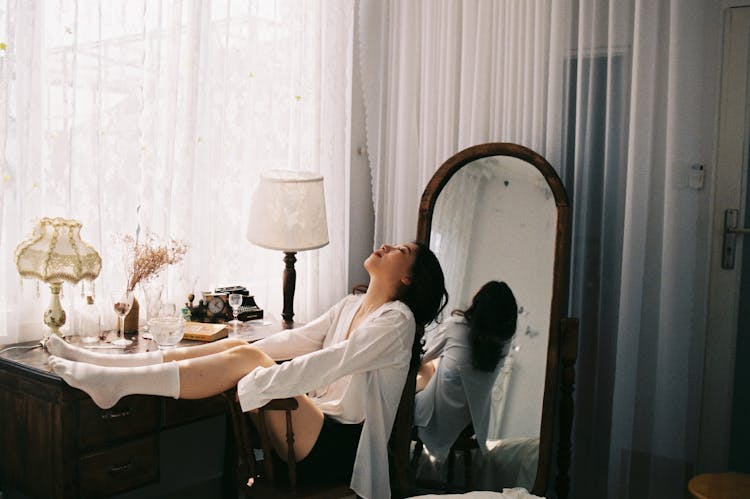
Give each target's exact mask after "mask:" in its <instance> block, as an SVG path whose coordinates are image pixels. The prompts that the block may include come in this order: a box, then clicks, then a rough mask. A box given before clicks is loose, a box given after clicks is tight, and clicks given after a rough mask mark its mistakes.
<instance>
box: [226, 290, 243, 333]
mask: <svg viewBox="0 0 750 499" xmlns="http://www.w3.org/2000/svg"><path fill="white" fill-rule="evenodd" d="M229 306H230V307H232V314H233V315H234V319H233V320H231V321H229V324H231V325H232V326H239V325H240V324H242V321H241V320H238V319H237V316H238V315H239V314H240V306H242V295H240V294H236V293H232V294H230V295H229Z"/></svg>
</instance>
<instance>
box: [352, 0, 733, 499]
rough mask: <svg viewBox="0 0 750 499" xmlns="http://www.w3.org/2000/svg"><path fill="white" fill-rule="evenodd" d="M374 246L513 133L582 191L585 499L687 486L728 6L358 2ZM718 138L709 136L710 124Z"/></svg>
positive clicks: (592, 1)
mask: <svg viewBox="0 0 750 499" xmlns="http://www.w3.org/2000/svg"><path fill="white" fill-rule="evenodd" d="M359 15H360V17H359V23H360V32H361V37H360V57H361V59H362V60H361V62H360V64H361V67H362V72H363V81H364V82H365V85H364V97H365V107H366V110H367V140H368V150H369V151H370V158H369V159H370V163H371V167H372V175H373V203H374V205H375V219H376V225H375V240H376V242H378V241H383V240H386V241H387V240H403V239H408V238H411V237H413V234H414V228H415V227H416V217H417V206H418V202H419V198H420V196H421V193H422V190H423V189H424V186H425V185H426V183H427V181H428V180H429V178H430V176H431V175H432V173H434V171H435V170H436V169H437V167H438V166H439V165H440V164H441V163H442V162H443V161H444V160H445V159H447V158H448V157H449V156H451V155H452V154H454V153H455V152H457V151H459V150H461V149H463V148H465V147H467V146H470V145H473V144H477V143H482V142H488V141H493V142H516V143H519V144H522V145H524V146H527V147H529V148H531V149H533V150H535V151H537V152H539V153H540V154H542V155H544V156H545V157H546V158H547V159H548V161H549V162H550V163H551V164H552V165H553V166H554V167H555V168H556V169H557V170H558V172H559V173H560V176H561V178H562V179H563V181H564V183H565V185H566V188H567V190H568V192H569V194H570V196H571V199H572V205H573V235H572V248H571V249H572V253H571V267H570V269H571V270H570V299H569V302H570V304H569V307H570V314H571V315H572V316H576V317H580V318H581V331H580V336H581V338H580V339H581V341H580V351H579V357H578V364H577V386H576V401H577V402H576V416H575V418H576V419H575V437H574V464H573V490H572V493H571V496H572V497H579V498H592V499H593V498H601V497H611V498H619V497H639V498H647V497H654V498H656V497H680V496H682V495H684V493H685V492H684V490H685V489H684V487H685V484H686V483H687V480H688V479H689V477H690V476H691V474H692V473H693V472H695V466H696V462H697V452H698V450H697V435H698V427H699V412H700V407H699V405H700V398H701V396H700V395H701V394H700V387H701V382H702V381H701V380H702V368H703V345H704V343H705V339H706V332H705V299H706V292H707V289H706V281H707V271H708V270H707V262H708V247H707V245H706V242H705V241H706V239H707V238H706V237H705V236H706V235H707V232H708V222H707V220H708V213H709V198H708V192H709V190H708V189H706V190H695V189H692V188H690V187H689V185H688V183H687V178H688V174H689V170H690V167H691V166H692V165H694V164H710V162H711V160H712V158H713V154H714V147H715V146H714V144H713V139H711V138H709V137H712V136H713V135H712V134H714V133H715V123H716V121H715V120H716V118H715V109H716V105H717V102H718V101H717V96H716V92H717V91H718V90H717V88H716V86H715V75H714V74H713V73H711V72H710V71H709V69H710V68H713V67H714V65H712V64H711V61H715V60H718V58H719V55H720V54H719V51H718V46H719V44H718V43H715V42H714V40H715V39H716V40H718V38H719V33H718V27H719V26H720V16H721V10H720V6H718V5H715V4H714V3H713V2H708V1H703V0H689V1H684V2H680V1H676V0H672V1H670V0H659V1H656V2H646V1H640V0H627V1H623V0H567V1H563V2H553V1H545V0H534V1H522V0H497V1H484V0H464V1H461V2H448V1H446V2H441V1H415V2H408V5H404V3H402V2H398V1H396V0H391V1H387V2H375V1H369V0H362V1H361V5H360V12H359ZM707 132H708V133H707Z"/></svg>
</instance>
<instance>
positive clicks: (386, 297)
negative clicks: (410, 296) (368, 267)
mask: <svg viewBox="0 0 750 499" xmlns="http://www.w3.org/2000/svg"><path fill="white" fill-rule="evenodd" d="M391 288H392V286H383V285H382V284H381V283H380V282H379V281H377V280H376V279H371V280H370V285H369V286H368V287H367V292H366V293H365V298H364V300H362V304H361V305H360V310H361V311H363V312H365V313H369V312H372V311H374V310H376V309H378V308H379V307H380V306H382V305H383V304H384V303H388V302H389V301H393V300H394V299H395V296H396V290H395V289H391Z"/></svg>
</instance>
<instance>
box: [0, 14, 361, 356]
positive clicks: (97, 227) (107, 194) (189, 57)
mask: <svg viewBox="0 0 750 499" xmlns="http://www.w3.org/2000/svg"><path fill="white" fill-rule="evenodd" d="M352 9H353V6H352V5H348V4H338V3H337V4H335V5H334V4H329V3H327V2H304V3H300V2H296V1H291V0H290V1H282V0H279V1H275V2H267V1H260V0H259V1H232V0H225V1H210V2H209V1H197V0H196V1H182V2H181V1H173V0H161V1H151V0H149V1H145V0H144V1H131V0H120V1H102V0H89V1H84V0H79V1H74V0H61V1H50V2H29V3H15V2H8V3H7V4H5V5H4V6H0V41H2V42H3V43H5V48H3V49H1V50H0V57H1V58H0V103H2V108H3V109H0V147H1V148H2V152H3V154H2V155H1V157H2V159H3V161H2V163H0V179H2V184H1V187H0V189H1V190H0V192H2V198H1V201H0V217H1V218H0V219H1V220H2V225H1V226H0V257H2V261H3V262H4V263H3V265H2V266H0V286H2V292H1V293H0V317H1V318H0V342H8V341H15V340H19V339H26V338H36V337H38V336H39V335H40V334H39V331H38V328H40V327H41V314H42V310H43V308H44V307H45V306H46V302H47V301H48V292H47V291H46V289H47V288H46V286H45V285H42V286H41V287H40V289H39V292H37V291H36V289H37V285H36V284H34V283H33V282H30V281H26V283H24V284H23V287H22V289H21V290H20V291H19V286H20V284H19V279H18V276H17V274H16V271H15V267H14V265H13V264H12V253H13V250H14V248H15V246H16V245H17V244H18V242H20V241H21V239H22V238H23V237H24V236H25V235H26V234H28V233H29V232H30V230H31V227H32V225H33V221H34V219H35V218H38V217H42V216H63V217H70V218H75V219H77V220H79V221H81V222H82V223H83V230H82V236H83V238H84V240H86V241H87V242H89V243H91V244H93V245H94V246H95V247H96V248H97V249H98V250H99V252H100V253H101V254H102V257H103V261H104V268H103V270H102V274H101V275H100V277H99V279H97V281H96V282H95V285H96V286H95V292H96V293H97V295H98V297H97V301H98V302H99V303H100V305H101V306H102V308H103V309H105V310H107V311H108V307H109V304H108V303H107V301H108V295H109V290H110V289H112V288H115V287H118V286H119V285H120V284H121V283H123V282H124V273H123V256H122V248H123V245H122V243H121V241H120V235H122V234H124V233H130V234H133V233H135V231H136V228H137V227H140V230H141V231H146V230H150V231H153V232H154V233H156V234H157V235H159V236H161V237H162V238H178V239H182V240H185V241H187V242H188V243H189V244H190V249H189V252H188V254H187V256H186V259H185V261H184V262H183V263H181V264H179V265H177V266H175V267H172V268H170V269H169V270H168V271H167V272H165V273H164V275H163V276H162V279H163V280H164V282H165V284H167V289H168V290H169V291H168V298H169V300H170V301H173V302H176V303H178V304H182V303H183V302H184V301H185V296H186V295H187V293H188V292H195V294H196V295H198V296H200V291H203V290H208V289H211V288H214V287H218V286H224V285H233V284H239V285H244V286H247V287H248V288H249V289H250V291H251V292H252V293H254V294H255V295H256V299H257V301H258V302H259V305H260V306H261V307H262V308H265V309H266V310H268V311H269V312H271V313H273V312H274V311H278V310H280V308H281V289H280V288H281V271H282V269H283V263H282V254H281V253H280V252H273V251H269V250H262V249H260V248H256V247H254V246H252V245H251V244H250V243H248V242H247V240H246V231H247V229H248V223H250V230H252V216H253V215H252V214H250V213H249V212H248V210H249V206H250V201H251V196H252V193H253V190H254V189H255V186H256V184H257V181H258V178H259V175H260V173H261V172H262V171H264V170H268V169H279V168H281V169H301V170H310V171H318V172H321V173H323V175H324V177H325V179H326V180H325V188H326V197H327V203H328V213H329V230H330V236H331V244H330V245H329V246H327V247H326V248H323V249H321V250H318V251H315V252H306V253H301V254H300V255H299V262H298V264H297V267H298V269H299V273H300V277H299V278H298V286H297V295H296V296H297V300H296V304H295V305H296V306H295V312H296V314H297V317H299V318H300V319H302V320H304V319H309V318H312V317H313V316H314V315H316V314H318V313H320V312H321V311H322V310H324V309H325V308H326V307H327V306H329V305H331V304H332V302H333V301H334V299H336V298H337V297H340V296H341V295H343V294H344V293H345V289H346V276H345V275H344V273H343V272H344V271H342V270H339V268H338V267H340V266H335V265H333V264H332V262H334V261H340V260H341V259H342V258H345V257H344V252H345V244H344V241H343V237H342V236H341V234H342V233H343V230H342V229H343V227H344V212H345V211H344V209H342V207H341V206H339V205H343V204H344V203H345V193H346V190H345V188H344V179H345V175H344V174H343V172H345V171H346V168H347V165H348V158H349V151H348V147H349V146H348V143H347V140H346V137H347V132H346V130H347V127H348V126H349V122H350V117H349V109H350V106H349V103H350V98H351V83H350V80H351V37H352V34H351V33H352V17H353V14H352ZM0 47H2V46H0ZM139 207H140V208H139ZM321 273H323V274H324V275H325V279H320V280H319V279H318V275H319V274H321ZM64 294H65V300H64V307H65V308H66V310H68V312H69V318H68V326H66V327H67V328H70V327H71V326H72V323H73V319H74V318H73V317H72V315H71V314H70V312H71V311H72V310H74V309H75V307H76V306H77V304H79V303H81V301H82V300H81V296H80V295H81V290H80V285H79V287H76V288H73V287H71V286H69V285H66V286H65V288H64ZM196 301H197V300H196ZM69 331H70V329H69ZM3 335H5V336H3Z"/></svg>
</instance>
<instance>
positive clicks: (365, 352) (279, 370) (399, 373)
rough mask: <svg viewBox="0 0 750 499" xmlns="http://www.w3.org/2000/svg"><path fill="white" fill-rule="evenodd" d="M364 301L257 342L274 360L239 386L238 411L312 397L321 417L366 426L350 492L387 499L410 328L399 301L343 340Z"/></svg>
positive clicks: (356, 298)
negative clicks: (392, 439)
mask: <svg viewBox="0 0 750 499" xmlns="http://www.w3.org/2000/svg"><path fill="white" fill-rule="evenodd" d="M362 300H363V295H349V296H347V297H346V298H344V299H343V300H341V301H340V302H339V303H337V304H336V305H334V306H333V307H332V308H331V309H330V310H329V311H328V312H327V313H325V314H324V315H322V316H321V317H319V318H318V319H316V320H314V321H313V322H310V323H308V324H306V325H305V326H303V327H301V328H299V329H290V330H287V331H284V332H281V333H278V334H274V335H272V336H270V337H268V338H266V339H263V340H261V341H258V342H257V343H254V345H255V346H257V347H258V348H260V349H261V350H263V351H264V352H265V353H266V354H268V355H269V356H270V357H271V358H272V359H274V360H286V359H291V360H290V361H289V362H284V363H283V364H278V365H275V366H271V367H267V368H257V369H255V370H253V371H252V372H250V373H249V374H247V375H246V376H245V377H244V378H242V379H241V380H240V381H239V383H238V384H237V393H238V397H239V401H240V405H241V407H242V410H243V411H250V410H252V409H256V408H258V407H261V406H263V405H265V404H266V403H268V402H269V401H270V400H272V399H276V398H285V397H293V396H297V395H302V394H305V393H309V396H310V398H311V400H312V401H313V402H314V403H315V404H316V405H317V406H318V407H319V408H320V409H321V410H322V411H323V412H324V413H326V414H328V415H330V416H332V417H333V418H334V419H336V420H338V421H341V422H343V423H359V422H362V421H364V424H363V427H362V433H361V435H360V439H359V445H358V447H357V455H356V458H355V461H354V470H353V475H352V482H351V488H352V489H353V490H354V491H355V492H356V493H357V494H359V495H360V496H362V497H364V498H366V499H370V498H374V499H379V498H387V497H390V481H389V475H388V449H387V446H388V438H389V437H390V434H391V428H392V426H393V421H394V419H395V417H396V410H397V409H398V404H399V401H400V399H401V392H402V391H403V388H404V383H405V382H406V375H407V372H408V369H409V361H410V359H411V350H412V344H413V342H414V332H415V322H414V316H413V315H412V313H411V310H410V309H409V308H408V307H407V306H406V305H404V304H403V303H401V302H399V301H393V302H388V303H386V304H384V305H382V306H381V307H380V308H378V309H377V310H375V311H374V312H372V313H371V314H370V315H368V316H367V317H366V318H365V319H364V320H363V321H362V322H361V323H360V324H359V326H358V327H357V328H356V329H355V330H353V331H352V332H351V333H350V334H349V338H348V339H347V338H346V334H347V331H348V329H349V325H350V324H351V322H352V319H353V318H354V314H355V313H356V312H357V309H359V306H360V304H361V303H362Z"/></svg>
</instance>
